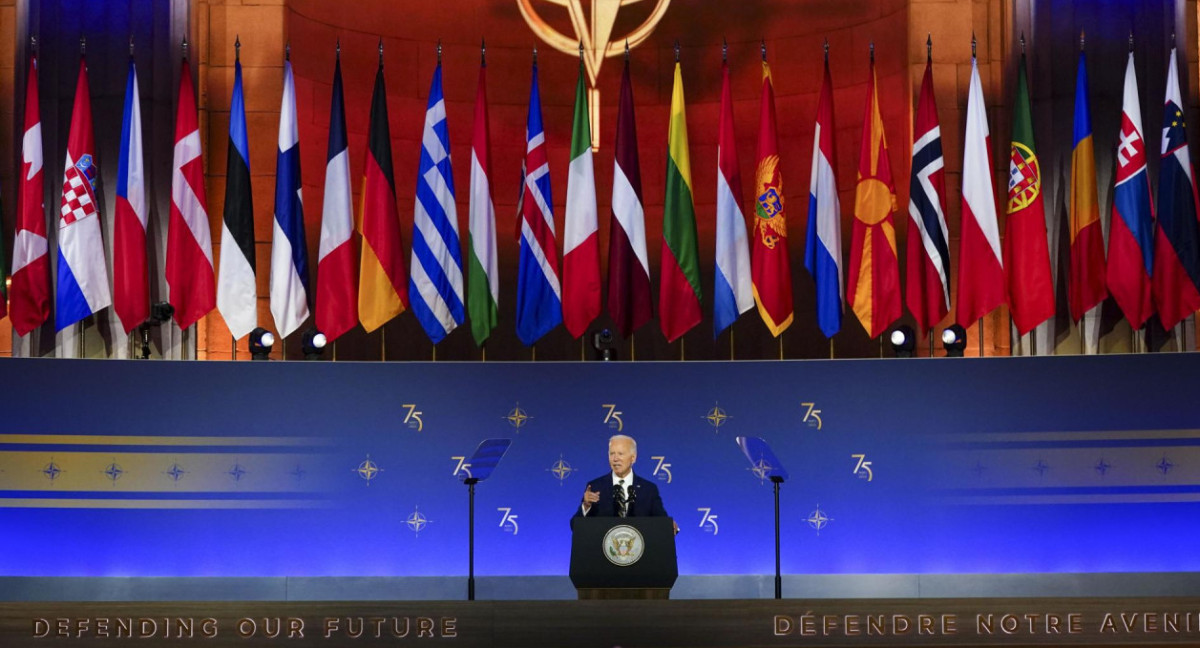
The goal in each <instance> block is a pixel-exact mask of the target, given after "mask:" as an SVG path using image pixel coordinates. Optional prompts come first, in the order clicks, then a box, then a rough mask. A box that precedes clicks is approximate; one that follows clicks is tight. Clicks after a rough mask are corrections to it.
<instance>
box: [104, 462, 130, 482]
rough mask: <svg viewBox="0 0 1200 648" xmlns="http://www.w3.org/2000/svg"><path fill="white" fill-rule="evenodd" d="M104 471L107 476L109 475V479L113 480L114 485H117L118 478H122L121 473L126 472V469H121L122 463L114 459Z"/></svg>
mask: <svg viewBox="0 0 1200 648" xmlns="http://www.w3.org/2000/svg"><path fill="white" fill-rule="evenodd" d="M102 472H103V474H104V476H105V477H108V480H109V481H111V482H112V483H113V485H114V486H116V485H117V480H118V479H120V478H121V475H124V474H125V471H124V470H122V469H121V465H120V464H118V463H117V462H116V461H113V462H112V463H110V464H108V465H107V466H105V467H104V470H103V471H102Z"/></svg>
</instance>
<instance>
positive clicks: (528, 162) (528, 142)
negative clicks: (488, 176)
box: [517, 63, 562, 346]
mask: <svg viewBox="0 0 1200 648" xmlns="http://www.w3.org/2000/svg"><path fill="white" fill-rule="evenodd" d="M522 180H523V185H524V194H525V195H524V197H523V200H522V201H521V256H520V261H519V270H518V276H517V337H519V338H521V342H522V343H524V344H525V346H530V345H532V344H533V343H534V342H537V341H538V339H539V338H541V337H542V336H543V335H545V334H546V333H548V332H550V330H551V329H553V328H554V327H556V326H558V325H559V324H560V323H562V290H561V287H560V284H559V280H558V250H557V246H556V243H555V237H554V200H553V198H552V196H551V190H550V164H549V161H548V160H547V158H546V132H545V130H544V129H543V128H542V100H541V94H540V93H539V92H538V75H537V63H534V65H533V84H532V85H531V86H530V90H529V117H528V120H527V121H526V125H525V174H524V177H523V178H522Z"/></svg>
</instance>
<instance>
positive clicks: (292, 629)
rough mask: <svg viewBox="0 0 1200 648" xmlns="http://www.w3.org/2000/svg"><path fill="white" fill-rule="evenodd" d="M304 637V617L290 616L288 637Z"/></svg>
mask: <svg viewBox="0 0 1200 648" xmlns="http://www.w3.org/2000/svg"><path fill="white" fill-rule="evenodd" d="M303 638H304V619H300V618H297V617H288V639H303Z"/></svg>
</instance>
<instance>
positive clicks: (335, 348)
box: [331, 340, 337, 362]
mask: <svg viewBox="0 0 1200 648" xmlns="http://www.w3.org/2000/svg"><path fill="white" fill-rule="evenodd" d="M331 362H337V340H334V342H333V359H332V360H331Z"/></svg>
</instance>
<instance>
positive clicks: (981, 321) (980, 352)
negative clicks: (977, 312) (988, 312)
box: [979, 317, 983, 358]
mask: <svg viewBox="0 0 1200 648" xmlns="http://www.w3.org/2000/svg"><path fill="white" fill-rule="evenodd" d="M979 357H980V358H982V357H983V318H982V317H980V318H979Z"/></svg>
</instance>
